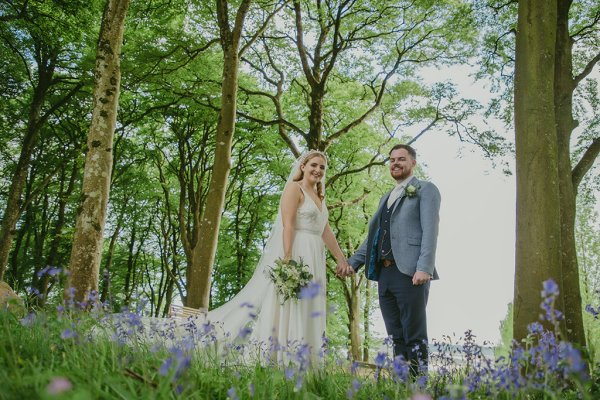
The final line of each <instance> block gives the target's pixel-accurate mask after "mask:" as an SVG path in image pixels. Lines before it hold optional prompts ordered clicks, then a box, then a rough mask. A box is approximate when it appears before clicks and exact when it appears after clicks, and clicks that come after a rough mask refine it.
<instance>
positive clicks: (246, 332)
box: [238, 326, 252, 340]
mask: <svg viewBox="0 0 600 400" xmlns="http://www.w3.org/2000/svg"><path fill="white" fill-rule="evenodd" d="M251 333H252V329H250V328H249V327H247V326H245V327H243V328H242V329H240V333H239V334H238V337H239V338H240V339H242V340H244V339H246V338H247V337H248V336H249V335H250V334H251Z"/></svg>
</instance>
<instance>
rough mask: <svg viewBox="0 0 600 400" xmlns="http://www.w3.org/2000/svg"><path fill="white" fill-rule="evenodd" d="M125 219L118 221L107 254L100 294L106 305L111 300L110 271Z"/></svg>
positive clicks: (101, 300)
mask: <svg viewBox="0 0 600 400" xmlns="http://www.w3.org/2000/svg"><path fill="white" fill-rule="evenodd" d="M122 222H123V217H122V216H120V218H118V219H117V226H116V227H115V231H114V232H113V234H112V235H111V237H110V242H109V244H108V252H107V253H106V263H105V264H104V271H102V291H101V292H100V302H101V303H104V302H106V300H108V299H109V298H110V271H111V269H112V264H113V258H114V255H115V245H116V244H117V238H118V237H119V234H120V233H121V228H122Z"/></svg>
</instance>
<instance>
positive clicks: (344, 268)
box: [335, 259, 354, 278]
mask: <svg viewBox="0 0 600 400" xmlns="http://www.w3.org/2000/svg"><path fill="white" fill-rule="evenodd" d="M335 274H336V275H337V276H339V277H340V278H346V277H348V276H350V275H354V268H352V266H351V265H350V264H348V261H346V260H345V259H344V260H340V261H338V263H337V267H336V268H335Z"/></svg>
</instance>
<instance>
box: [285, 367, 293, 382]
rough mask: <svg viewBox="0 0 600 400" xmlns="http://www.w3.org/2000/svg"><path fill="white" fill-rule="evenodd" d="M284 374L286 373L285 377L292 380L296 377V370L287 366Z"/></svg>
mask: <svg viewBox="0 0 600 400" xmlns="http://www.w3.org/2000/svg"><path fill="white" fill-rule="evenodd" d="M283 374H284V375H285V379H287V380H290V379H292V378H293V377H294V374H295V371H294V369H293V368H289V367H286V368H285V369H284V371H283Z"/></svg>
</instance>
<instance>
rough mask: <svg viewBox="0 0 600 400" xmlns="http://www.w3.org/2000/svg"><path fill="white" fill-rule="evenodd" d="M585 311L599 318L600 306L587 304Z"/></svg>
mask: <svg viewBox="0 0 600 400" xmlns="http://www.w3.org/2000/svg"><path fill="white" fill-rule="evenodd" d="M585 311H587V312H588V313H590V314H592V316H593V317H594V318H595V319H597V318H598V315H600V307H598V308H594V307H592V305H591V304H587V305H586V306H585Z"/></svg>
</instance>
